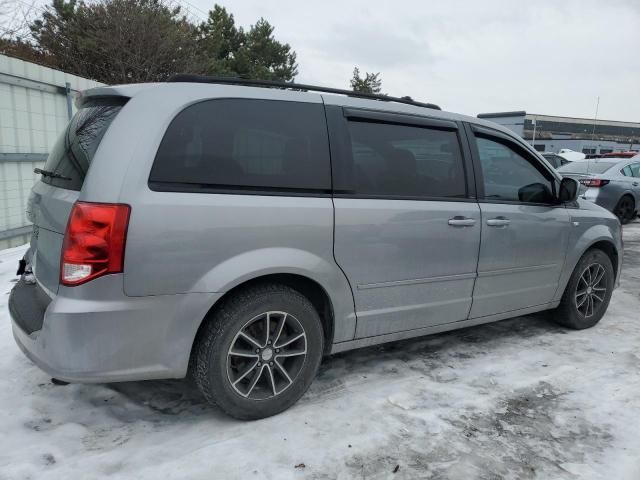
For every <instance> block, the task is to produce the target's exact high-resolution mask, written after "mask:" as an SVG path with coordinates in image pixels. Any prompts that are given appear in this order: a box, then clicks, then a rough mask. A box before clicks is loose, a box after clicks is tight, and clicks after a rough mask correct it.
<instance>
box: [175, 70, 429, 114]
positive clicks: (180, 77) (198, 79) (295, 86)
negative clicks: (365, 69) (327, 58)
mask: <svg viewBox="0 0 640 480" xmlns="http://www.w3.org/2000/svg"><path fill="white" fill-rule="evenodd" d="M167 82H179V83H182V82H185V83H218V84H223V85H243V86H246V87H265V88H280V89H283V88H287V89H291V90H300V91H308V92H323V93H335V94H338V95H347V96H349V97H356V98H366V99H368V100H381V101H385V102H396V103H404V104H406V105H414V106H416V107H424V108H431V109H434V110H442V109H441V108H440V107H439V106H438V105H435V104H433V103H422V102H416V101H414V100H411V99H410V98H409V97H402V98H399V97H392V96H390V95H378V94H375V93H363V92H354V91H351V90H342V89H339V88H329V87H319V86H317V85H306V84H302V83H293V82H277V81H274V80H250V79H246V78H239V77H210V76H206V75H191V74H186V73H179V74H177V75H173V76H172V77H169V79H168V80H167Z"/></svg>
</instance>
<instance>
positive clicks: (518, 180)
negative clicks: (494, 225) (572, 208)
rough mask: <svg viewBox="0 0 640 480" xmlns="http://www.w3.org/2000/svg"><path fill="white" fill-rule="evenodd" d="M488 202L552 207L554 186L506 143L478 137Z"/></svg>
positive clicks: (477, 141)
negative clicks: (510, 202)
mask: <svg viewBox="0 0 640 480" xmlns="http://www.w3.org/2000/svg"><path fill="white" fill-rule="evenodd" d="M476 143H477V146H478V153H479V155H480V164H481V166H482V176H483V177H484V196H485V198H486V199H495V200H504V201H516V202H527V203H553V201H554V199H553V193H552V192H553V186H552V185H553V184H552V181H551V180H549V179H548V178H546V177H545V176H544V175H543V174H542V173H541V172H540V170H538V169H537V168H536V167H535V166H534V164H533V163H531V162H535V160H534V159H532V160H531V162H529V160H528V159H527V158H525V157H524V156H523V155H522V154H520V153H519V152H518V151H517V150H516V149H515V148H512V147H510V146H508V145H507V144H505V143H501V142H498V141H496V140H491V139H489V138H485V137H481V136H477V137H476Z"/></svg>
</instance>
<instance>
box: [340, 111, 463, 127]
mask: <svg viewBox="0 0 640 480" xmlns="http://www.w3.org/2000/svg"><path fill="white" fill-rule="evenodd" d="M342 112H343V114H344V116H345V118H348V119H358V120H369V121H374V122H381V123H393V124H397V125H411V126H418V127H428V128H435V129H439V130H457V129H458V125H457V124H456V122H452V121H450V120H442V119H439V118H431V117H423V116H421V115H411V114H404V113H394V112H384V111H380V110H370V109H365V108H352V107H343V108H342Z"/></svg>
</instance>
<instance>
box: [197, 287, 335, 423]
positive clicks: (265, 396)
mask: <svg viewBox="0 0 640 480" xmlns="http://www.w3.org/2000/svg"><path fill="white" fill-rule="evenodd" d="M206 322H207V323H206V324H205V325H204V326H203V328H202V330H201V332H200V333H199V335H198V338H197V340H196V344H195V346H194V352H193V355H194V356H193V358H192V372H191V373H192V376H193V377H194V379H195V382H196V384H197V386H198V388H199V389H200V391H201V392H202V394H203V395H204V397H205V398H206V399H207V400H208V401H209V402H211V403H215V404H217V405H218V406H219V407H220V408H221V409H222V410H224V411H225V412H226V413H227V414H228V415H230V416H232V417H235V418H238V419H241V420H255V419H259V418H265V417H269V416H271V415H275V414H277V413H280V412H282V411H284V410H286V409H287V408H289V407H290V406H292V405H293V404H294V403H295V402H297V401H298V399H300V397H301V396H302V395H303V394H304V393H305V392H306V390H307V389H308V388H309V386H310V385H311V382H312V381H313V379H314V378H315V376H316V373H317V371H318V368H319V366H320V362H321V360H322V354H323V349H324V334H323V333H324V332H323V328H322V322H321V320H320V317H319V315H318V312H317V311H316V310H315V308H314V307H313V305H312V304H311V302H310V301H309V300H308V299H307V298H306V297H304V296H303V295H302V294H300V293H299V292H297V291H295V290H293V289H291V288H289V287H286V286H284V285H277V284H263V285H259V286H254V287H251V288H248V289H246V290H244V291H241V292H239V293H237V294H234V295H233V296H232V297H230V298H228V299H227V300H225V301H224V303H223V304H222V305H221V306H220V308H218V309H217V310H216V312H215V314H214V315H213V316H212V318H209V319H208V320H207V321H206Z"/></svg>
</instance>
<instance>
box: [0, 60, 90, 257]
mask: <svg viewBox="0 0 640 480" xmlns="http://www.w3.org/2000/svg"><path fill="white" fill-rule="evenodd" d="M99 85H101V84H100V83H97V82H94V81H92V80H87V79H86V78H82V77H77V76H75V75H70V74H67V73H64V72H60V71H58V70H53V69H51V68H47V67H42V66H40V65H36V64H34V63H29V62H24V61H22V60H18V59H15V58H10V57H7V56H4V55H0V249H2V248H7V247H11V246H15V245H21V244H23V243H25V242H26V241H27V240H28V234H29V232H30V231H31V226H30V225H29V223H28V221H27V218H26V214H25V210H26V202H27V198H28V196H29V190H30V189H31V186H32V185H33V182H34V181H35V180H36V178H37V176H36V174H34V173H33V169H34V168H36V167H41V166H42V165H43V163H44V161H45V160H46V158H47V155H48V153H49V151H50V150H51V148H52V147H53V144H54V143H55V141H56V139H57V138H58V136H59V134H60V132H61V131H62V130H63V129H64V127H65V126H66V124H67V122H68V121H69V118H71V116H72V115H73V114H74V113H75V106H74V103H73V98H74V96H75V93H76V92H77V91H78V90H84V89H87V88H91V87H95V86H99Z"/></svg>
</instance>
